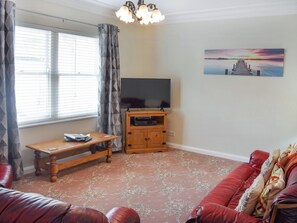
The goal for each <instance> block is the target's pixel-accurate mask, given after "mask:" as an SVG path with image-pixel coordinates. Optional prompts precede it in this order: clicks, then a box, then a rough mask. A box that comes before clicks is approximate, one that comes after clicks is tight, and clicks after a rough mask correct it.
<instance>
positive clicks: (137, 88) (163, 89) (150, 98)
mask: <svg viewBox="0 0 297 223" xmlns="http://www.w3.org/2000/svg"><path fill="white" fill-rule="evenodd" d="M170 89H171V80H170V79H157V78H122V79H121V107H122V108H127V109H129V108H160V109H163V108H170Z"/></svg>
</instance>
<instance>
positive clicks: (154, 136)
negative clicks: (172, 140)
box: [147, 129, 166, 148]
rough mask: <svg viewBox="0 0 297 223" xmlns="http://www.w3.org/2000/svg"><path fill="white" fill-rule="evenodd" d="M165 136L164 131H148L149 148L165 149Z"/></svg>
mask: <svg viewBox="0 0 297 223" xmlns="http://www.w3.org/2000/svg"><path fill="white" fill-rule="evenodd" d="M165 136H166V135H165V133H164V132H163V129H148V141H147V142H148V148H160V147H164V146H165V144H164V143H165V142H166V139H165Z"/></svg>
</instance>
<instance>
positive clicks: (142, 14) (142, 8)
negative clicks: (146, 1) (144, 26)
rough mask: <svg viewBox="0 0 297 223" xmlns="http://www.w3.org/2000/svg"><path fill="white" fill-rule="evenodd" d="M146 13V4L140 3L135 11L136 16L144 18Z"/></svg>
mask: <svg viewBox="0 0 297 223" xmlns="http://www.w3.org/2000/svg"><path fill="white" fill-rule="evenodd" d="M147 14H148V8H147V6H146V5H140V6H139V8H138V10H137V12H136V16H137V17H138V18H144V17H145V16H146V15H147Z"/></svg>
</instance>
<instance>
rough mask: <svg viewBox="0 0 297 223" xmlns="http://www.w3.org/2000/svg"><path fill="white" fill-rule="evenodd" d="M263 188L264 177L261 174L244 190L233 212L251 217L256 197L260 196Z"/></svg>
mask: <svg viewBox="0 0 297 223" xmlns="http://www.w3.org/2000/svg"><path fill="white" fill-rule="evenodd" d="M263 188H264V177H263V175H262V174H259V175H258V176H257V177H256V179H255V180H254V182H253V183H252V185H251V186H250V187H249V188H247V189H246V190H245V192H244V193H243V195H242V196H241V198H240V200H239V203H238V205H237V207H236V208H235V210H236V211H239V212H243V213H246V214H248V215H251V214H252V213H253V211H254V209H255V206H256V204H257V200H258V197H259V195H260V194H261V192H262V190H263Z"/></svg>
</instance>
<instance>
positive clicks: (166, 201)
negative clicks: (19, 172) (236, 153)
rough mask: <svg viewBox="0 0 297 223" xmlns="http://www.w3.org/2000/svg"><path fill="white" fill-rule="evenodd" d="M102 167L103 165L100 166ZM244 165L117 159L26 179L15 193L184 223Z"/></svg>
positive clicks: (203, 159)
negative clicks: (51, 179) (121, 209)
mask: <svg viewBox="0 0 297 223" xmlns="http://www.w3.org/2000/svg"><path fill="white" fill-rule="evenodd" d="M97 162H98V161H97ZM238 164H239V162H236V161H231V160H226V159H221V158H215V157H211V156H205V155H201V154H196V153H190V152H185V151H180V150H175V149H170V150H169V151H168V152H163V153H147V154H132V155H127V154H123V153H117V154H113V156H112V162H111V163H105V162H104V161H102V162H99V164H97V163H96V162H93V163H88V164H85V165H81V166H78V167H75V168H71V169H68V170H65V171H62V172H61V173H60V174H59V175H58V181H57V182H56V183H50V182H49V174H48V173H47V172H42V176H39V177H36V176H35V175H34V174H29V175H26V176H25V177H24V178H23V179H22V180H20V181H17V182H14V185H13V187H14V189H16V190H20V191H25V192H34V193H40V194H43V195H45V196H48V197H52V198H55V199H59V200H62V201H65V202H70V203H72V204H75V205H81V206H85V207H91V208H95V209H97V210H99V211H101V212H103V213H107V212H108V211H109V210H110V209H111V208H112V207H115V206H127V207H131V208H133V209H135V210H136V211H137V212H138V213H139V215H140V218H141V223H167V222H168V223H175V222H178V223H182V222H185V221H186V219H187V217H188V214H189V213H190V212H191V210H192V209H193V208H194V206H195V205H196V204H197V203H198V202H199V201H200V200H201V199H202V198H203V197H204V196H205V194H206V193H207V192H208V191H210V190H211V189H212V188H213V187H214V186H215V185H216V184H217V183H218V182H219V181H220V180H222V179H223V177H224V176H226V175H227V174H228V173H229V172H230V171H231V170H232V169H234V168H235V167H236V166H237V165H238Z"/></svg>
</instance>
